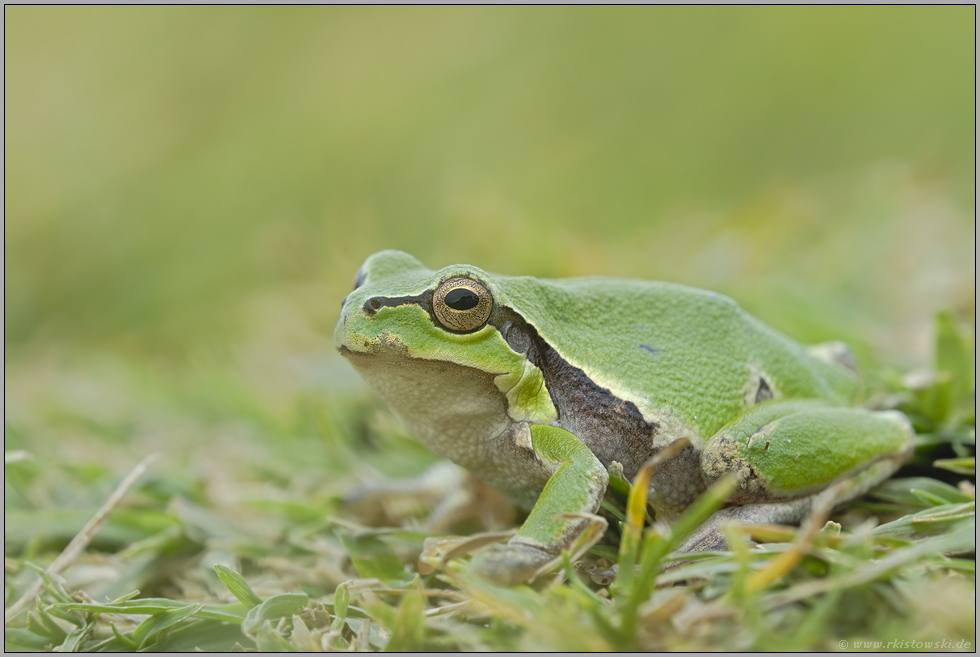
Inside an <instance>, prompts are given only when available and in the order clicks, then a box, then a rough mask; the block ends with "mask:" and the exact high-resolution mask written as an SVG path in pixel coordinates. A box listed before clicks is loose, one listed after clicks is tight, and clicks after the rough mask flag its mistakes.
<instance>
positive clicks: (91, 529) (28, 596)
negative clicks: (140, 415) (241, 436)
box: [3, 453, 157, 625]
mask: <svg viewBox="0 0 980 657" xmlns="http://www.w3.org/2000/svg"><path fill="white" fill-rule="evenodd" d="M156 457H157V455H156V454H155V453H154V454H150V455H149V456H147V457H146V458H145V459H143V460H142V461H140V462H139V464H137V466H136V467H135V468H133V470H132V471H131V472H130V473H129V474H128V475H126V478H125V479H123V480H122V482H120V484H119V486H117V487H116V490H114V491H113V492H112V495H110V496H109V499H107V500H106V502H105V504H103V505H102V507H101V508H100V509H99V510H98V511H97V512H96V513H95V515H94V516H92V519H91V520H89V521H88V522H87V523H86V524H85V526H84V527H82V530H81V531H80V532H78V534H76V535H75V538H73V539H72V540H71V542H69V543H68V545H67V546H65V549H64V550H62V552H61V554H59V555H58V556H57V558H55V560H54V561H52V562H51V565H50V566H48V567H47V569H46V570H45V571H44V573H45V575H47V576H48V577H55V576H56V575H59V574H60V573H61V572H62V571H63V570H64V569H65V568H67V567H68V566H70V565H71V564H72V563H74V561H75V559H77V558H78V557H79V555H81V554H82V552H84V551H85V548H86V547H87V546H88V544H89V543H90V542H91V541H92V539H93V538H95V535H96V534H98V533H99V530H100V529H102V526H103V525H104V524H105V522H106V520H107V519H108V518H109V514H110V513H111V512H112V510H113V509H115V508H116V507H117V506H119V503H120V502H121V501H122V499H123V498H124V497H126V493H128V492H129V489H130V488H132V487H133V485H134V484H135V483H136V482H137V481H139V478H140V477H142V476H143V473H144V472H146V470H147V468H149V467H150V464H151V463H153V461H154V459H156ZM43 586H44V580H43V579H40V578H39V579H38V580H37V581H36V582H35V583H34V584H32V585H31V586H30V587H29V588H28V589H27V590H26V591H24V595H22V596H21V597H20V599H19V600H17V602H15V603H14V604H12V605H10V607H8V608H7V610H6V611H4V613H3V624H4V625H6V624H7V623H9V622H10V621H11V620H13V619H14V618H16V617H17V615H18V614H20V612H22V611H23V610H24V609H26V608H27V606H28V605H29V604H30V603H31V601H32V600H34V598H35V597H36V596H37V595H38V594H39V593H40V592H41V588H42V587H43Z"/></svg>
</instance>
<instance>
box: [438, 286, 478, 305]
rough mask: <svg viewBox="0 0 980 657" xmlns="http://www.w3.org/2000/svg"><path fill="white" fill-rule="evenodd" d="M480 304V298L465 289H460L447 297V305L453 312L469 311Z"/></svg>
mask: <svg viewBox="0 0 980 657" xmlns="http://www.w3.org/2000/svg"><path fill="white" fill-rule="evenodd" d="M478 303H480V297H478V296H476V294H474V293H473V292H471V291H470V290H467V289H466V288H465V287H458V288H456V289H455V290H452V291H451V292H450V293H449V294H447V295H446V305H447V306H449V307H450V308H452V309H453V310H469V309H470V308H476V304H478Z"/></svg>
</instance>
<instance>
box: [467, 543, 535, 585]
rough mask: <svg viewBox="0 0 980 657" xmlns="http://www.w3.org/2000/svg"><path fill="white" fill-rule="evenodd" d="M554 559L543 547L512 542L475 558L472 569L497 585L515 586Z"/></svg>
mask: <svg viewBox="0 0 980 657" xmlns="http://www.w3.org/2000/svg"><path fill="white" fill-rule="evenodd" d="M553 558H554V555H552V554H550V553H549V552H548V551H547V550H544V549H543V548H541V547H538V546H536V545H531V544H529V543H522V542H516V541H512V542H510V543H506V544H504V545H494V546H492V547H490V548H488V549H486V550H484V551H483V552H480V553H479V554H477V555H476V556H475V557H473V561H472V563H471V565H470V569H471V571H472V572H475V573H476V574H477V575H479V576H480V577H483V578H484V579H488V580H490V581H491V582H494V583H496V584H502V585H504V586H514V585H515V584H522V583H523V582H526V581H528V580H529V579H531V577H532V576H533V575H534V573H536V572H537V571H538V569H539V568H541V566H543V565H545V564H546V563H548V562H549V561H551V560H552V559H553Z"/></svg>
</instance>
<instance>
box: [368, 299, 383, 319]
mask: <svg viewBox="0 0 980 657" xmlns="http://www.w3.org/2000/svg"><path fill="white" fill-rule="evenodd" d="M383 305H384V304H383V303H382V302H381V299H379V298H377V297H374V298H373V299H368V300H367V301H365V302H364V310H365V312H367V313H369V314H372V315H373V314H374V313H375V312H376V311H377V310H378V309H379V308H380V307H381V306H383Z"/></svg>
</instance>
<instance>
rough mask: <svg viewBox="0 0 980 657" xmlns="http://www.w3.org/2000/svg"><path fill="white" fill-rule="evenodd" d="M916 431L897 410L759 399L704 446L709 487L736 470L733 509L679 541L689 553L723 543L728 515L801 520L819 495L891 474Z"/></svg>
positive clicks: (858, 488) (847, 495) (857, 491)
mask: <svg viewBox="0 0 980 657" xmlns="http://www.w3.org/2000/svg"><path fill="white" fill-rule="evenodd" d="M913 438H914V432H913V430H912V426H911V425H910V424H909V421H908V419H907V418H906V417H905V416H904V415H902V414H901V413H898V412H894V411H886V412H874V411H867V410H864V409H859V408H838V407H830V406H825V405H823V404H822V403H820V402H818V401H795V402H782V401H771V402H766V403H763V404H760V405H758V406H756V407H754V408H753V409H751V410H750V411H749V412H747V413H746V414H745V415H743V416H742V417H740V418H739V419H737V420H735V421H734V422H732V423H730V424H729V425H728V426H726V427H725V428H724V429H722V430H721V431H720V432H718V434H716V435H715V436H713V437H712V438H711V439H710V440H709V441H708V442H707V444H705V446H704V448H703V449H702V451H701V471H702V474H703V476H704V480H705V484H706V485H708V486H710V485H711V484H712V483H714V482H715V481H717V480H718V479H719V478H721V477H722V476H723V475H725V474H727V473H729V472H734V473H735V474H736V475H737V476H738V479H739V488H738V489H737V490H736V492H735V494H734V495H733V496H732V497H731V498H730V499H729V504H730V505H731V506H730V508H727V509H722V510H721V511H719V512H717V513H716V514H715V515H714V516H712V517H711V518H710V519H709V520H708V522H706V523H705V524H704V525H703V526H702V527H701V528H700V529H699V530H698V531H697V532H696V533H695V534H694V535H693V536H691V538H689V539H688V540H687V542H686V543H685V544H684V545H683V546H682V547H681V551H684V552H699V551H703V550H716V549H725V539H724V536H723V535H722V533H721V531H720V525H721V524H722V523H723V522H724V521H734V522H739V523H777V524H788V523H796V522H799V521H800V520H802V519H803V517H804V516H806V514H807V513H808V512H809V510H810V503H811V501H812V499H813V497H814V496H815V495H817V494H818V493H820V491H822V490H824V489H825V488H827V487H828V486H830V485H831V484H834V483H836V482H838V481H843V480H849V481H851V482H852V484H853V485H852V486H849V487H846V488H845V489H843V490H842V492H841V495H840V496H839V497H838V499H837V500H836V502H835V503H836V504H840V503H842V502H846V501H848V500H851V499H853V498H855V497H857V496H859V495H861V494H863V493H864V492H865V491H867V490H868V489H870V488H871V487H873V486H875V485H877V484H878V483H880V482H882V481H883V480H885V479H887V478H888V477H889V476H890V475H891V474H892V473H894V472H895V471H896V470H897V469H898V468H899V466H901V465H902V463H903V462H904V461H905V460H906V459H907V458H908V456H909V455H910V454H911V452H912V448H913V444H914V443H913Z"/></svg>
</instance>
